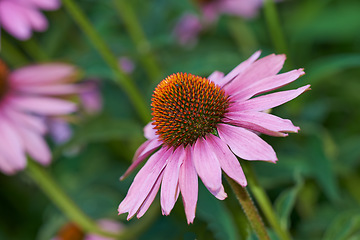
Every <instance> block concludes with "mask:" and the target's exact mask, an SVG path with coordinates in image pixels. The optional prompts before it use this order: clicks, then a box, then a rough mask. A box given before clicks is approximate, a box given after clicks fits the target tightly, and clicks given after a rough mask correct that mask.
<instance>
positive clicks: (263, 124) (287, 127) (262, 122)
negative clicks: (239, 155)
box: [226, 111, 300, 137]
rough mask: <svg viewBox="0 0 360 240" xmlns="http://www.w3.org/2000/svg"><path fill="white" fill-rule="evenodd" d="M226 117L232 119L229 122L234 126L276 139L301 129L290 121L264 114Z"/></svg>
mask: <svg viewBox="0 0 360 240" xmlns="http://www.w3.org/2000/svg"><path fill="white" fill-rule="evenodd" d="M226 117H228V118H230V119H231V120H230V121H229V122H230V123H232V124H234V125H237V126H239V127H243V128H246V129H250V130H253V131H256V132H261V133H264V134H267V135H271V136H276V137H285V136H287V134H286V133H284V132H295V133H297V132H298V131H299V129H300V128H299V127H296V126H294V125H293V123H292V122H291V121H290V120H288V119H282V118H279V117H277V116H274V115H271V114H268V113H264V112H253V111H250V112H237V113H228V114H227V116H226Z"/></svg>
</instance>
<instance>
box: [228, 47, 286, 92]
mask: <svg viewBox="0 0 360 240" xmlns="http://www.w3.org/2000/svg"><path fill="white" fill-rule="evenodd" d="M285 59H286V57H285V55H275V54H271V55H268V56H266V57H263V58H260V59H259V60H257V61H256V62H254V63H253V64H251V65H249V67H248V68H246V69H245V70H244V71H243V72H242V73H241V74H239V75H237V76H236V78H235V79H234V80H233V81H232V82H231V83H230V84H228V85H226V86H225V88H224V89H225V91H226V92H227V93H228V94H230V95H233V94H236V92H237V91H239V89H241V88H245V87H246V86H247V85H249V84H251V83H253V82H256V81H259V80H261V79H263V78H266V77H270V76H273V75H275V74H277V73H278V72H279V71H280V70H281V68H282V67H283V65H284V62H285Z"/></svg>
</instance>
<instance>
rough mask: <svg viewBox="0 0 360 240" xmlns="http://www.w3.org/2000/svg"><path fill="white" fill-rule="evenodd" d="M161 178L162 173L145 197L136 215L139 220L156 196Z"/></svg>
mask: <svg viewBox="0 0 360 240" xmlns="http://www.w3.org/2000/svg"><path fill="white" fill-rule="evenodd" d="M163 176H164V171H162V172H161V173H160V176H159V177H158V178H157V179H156V182H155V184H154V186H153V188H152V189H151V191H150V193H149V195H148V196H147V197H146V199H145V201H144V202H143V204H142V205H141V207H140V209H139V211H138V213H137V215H136V217H137V218H141V217H142V216H143V215H144V214H145V213H146V211H147V210H148V209H149V207H150V205H151V203H152V202H153V201H154V199H155V197H156V194H157V192H158V191H159V188H160V183H161V181H162V179H163Z"/></svg>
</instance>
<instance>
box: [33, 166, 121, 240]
mask: <svg viewBox="0 0 360 240" xmlns="http://www.w3.org/2000/svg"><path fill="white" fill-rule="evenodd" d="M26 170H27V173H28V174H29V176H30V177H31V178H32V179H33V180H34V182H35V183H36V184H37V185H38V186H39V187H40V188H41V189H42V190H43V192H44V193H45V194H46V195H47V196H48V197H49V198H50V199H51V200H52V201H53V203H54V204H55V205H56V206H57V207H58V208H59V209H61V211H62V212H63V213H64V214H65V215H66V216H67V217H68V218H69V219H70V220H71V221H74V222H75V223H76V224H77V225H78V226H80V227H81V228H82V229H83V230H85V231H86V232H92V233H96V234H99V235H102V236H105V237H113V238H114V237H115V238H117V237H118V235H117V234H114V233H110V232H106V231H104V230H102V229H101V228H99V227H98V226H97V225H96V223H95V222H94V221H93V220H92V219H90V218H89V217H88V216H87V215H86V214H85V213H84V212H83V211H82V210H81V209H80V208H79V207H78V206H77V205H76V204H75V203H74V202H73V201H72V200H71V199H70V198H69V197H68V196H67V195H66V193H65V192H64V191H63V190H62V189H61V188H60V187H59V186H58V185H57V184H56V182H55V181H54V180H53V179H52V178H51V176H50V175H49V174H48V173H47V172H46V171H45V170H44V168H42V167H41V166H39V165H38V164H37V163H35V162H33V161H31V160H29V161H28V166H27V169H26Z"/></svg>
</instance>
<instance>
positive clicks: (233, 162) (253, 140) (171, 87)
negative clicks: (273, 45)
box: [118, 51, 310, 223]
mask: <svg viewBox="0 0 360 240" xmlns="http://www.w3.org/2000/svg"><path fill="white" fill-rule="evenodd" d="M259 56H260V51H258V52H256V53H255V54H253V55H252V56H251V57H250V58H249V59H247V60H246V61H244V62H243V63H241V64H240V65H238V66H237V67H235V68H234V69H233V70H232V71H231V72H230V73H228V74H227V75H225V76H224V74H223V73H222V72H218V71H215V72H213V73H212V74H211V75H210V76H209V77H208V78H202V77H199V76H195V75H192V74H183V73H177V74H173V75H171V76H169V77H167V78H166V79H164V80H163V81H162V82H161V83H160V84H159V85H158V86H157V87H156V89H155V91H154V94H153V98H152V104H151V106H152V110H153V113H152V115H153V118H152V120H153V122H151V123H149V124H148V125H147V126H146V127H145V129H144V132H145V137H146V138H147V139H148V140H147V141H146V142H145V143H143V144H142V145H141V146H140V147H139V148H138V150H137V151H136V153H135V156H134V159H133V163H132V165H131V166H130V167H129V169H128V170H127V171H126V172H125V174H124V175H123V176H122V177H121V179H123V178H124V177H126V176H127V175H129V173H130V172H132V171H133V170H134V169H135V168H136V167H137V166H138V165H139V164H140V163H141V162H142V161H144V160H145V159H146V158H147V157H148V156H149V155H151V154H152V156H151V157H150V158H149V160H148V161H147V162H146V163H145V165H144V166H143V167H142V169H141V170H140V171H139V172H138V174H137V175H136V177H135V179H134V181H133V183H132V185H131V186H130V189H129V191H128V193H127V195H126V197H125V199H124V200H123V201H122V202H121V203H120V205H119V209H118V211H119V214H122V213H125V212H128V213H129V214H128V219H130V218H132V217H133V216H134V215H135V214H136V215H137V217H138V218H139V217H141V216H142V215H143V214H144V213H145V212H146V211H147V209H148V208H149V206H150V205H151V203H152V201H153V200H154V198H155V196H156V194H157V192H158V190H159V188H160V184H161V192H160V201H161V208H162V213H163V214H164V215H168V214H170V211H171V210H172V208H173V207H174V204H175V202H176V200H177V198H178V196H179V193H180V192H181V195H182V199H183V203H184V208H185V213H186V217H187V221H188V223H192V222H193V220H194V218H195V209H196V203H197V195H198V176H199V177H200V179H201V180H202V181H203V183H204V185H205V186H206V187H207V189H208V190H209V191H210V192H211V193H212V194H213V195H214V196H215V197H216V198H218V199H220V200H222V199H224V198H226V197H227V195H226V193H225V191H224V187H223V185H222V177H221V170H223V171H224V172H225V173H226V174H227V175H228V176H229V177H230V178H232V179H234V181H236V182H237V183H238V184H240V185H241V186H246V185H247V181H246V178H245V176H244V173H243V170H242V168H241V166H240V163H239V161H238V160H237V158H236V156H238V157H240V158H242V159H245V160H251V161H252V160H261V161H268V162H272V163H275V162H276V161H277V157H276V153H275V151H274V150H273V148H272V147H271V146H270V145H269V144H268V143H266V142H265V141H264V140H262V139H261V138H260V137H259V136H258V135H257V134H256V133H264V134H267V135H271V136H277V137H285V136H287V135H288V134H287V132H298V130H299V127H296V126H294V125H293V124H292V122H291V121H290V120H287V119H282V118H279V117H277V116H274V115H271V114H268V113H265V112H263V111H264V110H267V109H270V108H274V107H276V106H279V105H281V104H283V103H286V102H288V101H290V100H292V99H294V98H296V97H297V96H299V95H300V94H302V93H303V92H305V91H306V90H308V89H309V88H310V85H306V86H303V87H300V88H298V89H295V90H288V91H282V92H276V93H270V94H267V95H262V96H258V97H255V98H253V97H254V96H257V95H259V94H263V93H266V92H269V91H273V90H275V89H278V88H280V87H282V86H284V85H287V84H289V83H290V82H292V81H294V80H296V79H297V78H298V77H300V76H302V75H303V74H304V71H303V69H297V70H292V71H290V72H286V73H282V74H278V72H279V71H280V70H281V68H282V66H283V64H284V62H285V55H274V54H272V55H269V56H266V57H264V58H261V59H259V60H257V59H258V57H259ZM235 155H236V156H235Z"/></svg>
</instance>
